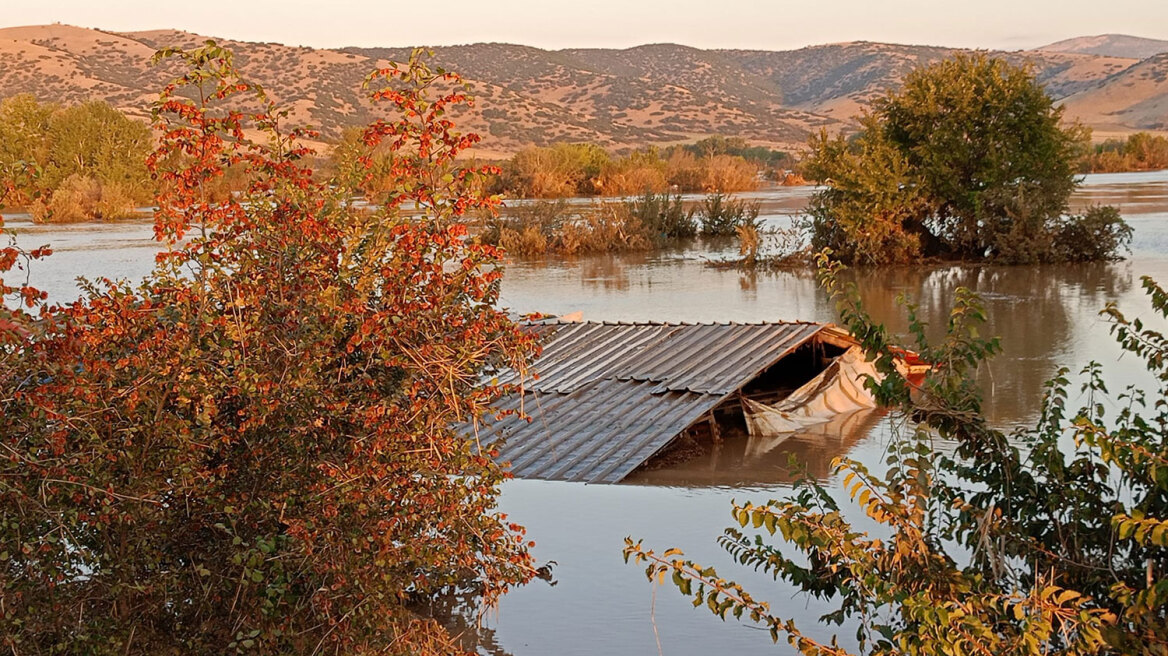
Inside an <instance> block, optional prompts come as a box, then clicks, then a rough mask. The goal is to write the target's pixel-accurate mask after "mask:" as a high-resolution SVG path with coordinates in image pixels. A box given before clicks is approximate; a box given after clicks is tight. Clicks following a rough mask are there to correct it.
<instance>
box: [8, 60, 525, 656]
mask: <svg viewBox="0 0 1168 656" xmlns="http://www.w3.org/2000/svg"><path fill="white" fill-rule="evenodd" d="M156 58H158V59H168V58H177V59H180V60H181V61H182V62H184V63H185V64H186V72H185V74H184V75H183V76H182V77H180V78H178V79H177V80H175V81H174V82H173V83H172V84H170V85H169V86H167V87H166V89H165V91H164V92H163V93H162V95H161V97H160V99H159V101H158V103H157V105H156V106H155V123H156V127H157V129H158V130H159V133H158V143H159V146H158V150H157V151H156V152H155V154H154V155H153V156H152V158H151V160H150V165H151V166H152V167H153V169H154V173H155V175H157V176H158V178H159V179H160V182H161V183H162V184H161V187H162V189H163V191H162V192H160V196H159V198H158V199H157V205H158V208H159V209H158V210H157V213H156V224H155V232H156V234H157V237H158V239H159V240H160V241H161V242H162V243H163V244H165V246H166V248H165V250H163V251H162V252H161V253H160V255H159V257H158V263H157V266H156V268H155V270H154V271H153V273H151V274H150V275H149V276H148V277H147V278H146V280H145V281H144V282H143V283H141V284H140V285H131V284H129V283H126V282H113V281H108V280H105V281H101V282H99V283H94V284H90V285H87V286H86V288H85V295H84V297H83V298H82V300H80V301H79V302H77V303H75V304H72V305H69V306H67V307H49V306H46V305H43V304H44V300H43V298H42V296H41V295H39V294H38V293H36V292H35V291H32V292H30V291H28V290H27V289H18V288H16V287H15V286H6V287H3V290H4V292H5V293H6V294H7V293H9V292H12V293H14V294H19V295H20V296H21V297H22V298H24V299H25V300H26V301H27V305H28V306H29V307H27V308H25V309H24V310H17V309H15V308H10V307H9V306H8V305H7V304H5V305H4V311H3V313H0V319H3V322H0V338H2V339H0V365H2V366H0V412H2V414H3V417H4V421H3V422H0V449H2V452H3V457H2V458H0V646H2V651H5V652H12V653H16V654H25V653H27V654H40V653H70V654H78V653H85V654H127V653H130V654H179V653H181V654H227V653H256V654H275V653H279V654H315V653H330V654H335V653H344V654H371V653H378V654H382V653H403V654H405V653H446V652H459V651H460V649H459V647H458V646H457V645H456V644H455V643H454V641H453V640H452V639H451V637H450V636H449V635H447V633H446V632H445V631H444V630H443V629H442V627H441V626H439V625H438V624H437V623H436V622H434V621H433V620H431V619H428V618H426V617H424V616H421V615H419V614H417V613H416V612H415V611H414V610H413V604H414V603H415V602H416V601H418V600H420V599H425V598H427V597H430V596H432V595H435V594H438V593H441V592H443V591H446V590H451V589H461V590H464V591H465V590H471V591H473V594H474V595H476V596H477V597H478V599H479V600H480V601H482V602H485V603H486V604H490V603H491V602H493V601H494V600H496V599H497V598H498V596H499V595H500V594H502V593H503V592H504V591H506V590H507V589H508V588H509V587H510V586H513V585H517V584H522V583H524V582H527V581H528V580H530V578H531V577H532V574H533V573H534V571H535V569H534V568H533V566H532V559H531V556H530V554H529V552H528V548H529V546H530V545H529V543H527V542H526V541H525V539H524V534H523V530H522V528H521V527H519V526H516V525H514V524H512V523H509V522H508V521H507V519H506V517H505V516H504V515H501V514H499V513H498V512H497V510H496V509H495V502H496V497H497V492H498V486H499V484H500V482H501V481H502V480H503V479H504V477H505V474H504V473H503V472H502V471H501V470H500V469H499V467H498V466H497V465H496V464H495V463H494V462H493V460H492V458H491V453H490V451H489V450H488V449H486V448H483V447H480V445H478V444H477V443H476V442H475V441H474V440H473V439H470V440H468V439H466V438H465V436H464V435H463V434H462V433H461V432H460V431H459V430H457V429H456V428H454V426H457V425H459V424H460V423H462V422H470V421H473V419H474V418H475V417H477V416H480V415H481V414H483V413H484V412H487V411H489V407H490V406H491V404H492V403H493V401H494V400H495V399H496V398H497V397H498V396H499V394H501V393H502V392H504V391H505V390H504V389H502V388H500V387H495V386H491V385H480V378H481V376H482V374H483V373H484V371H489V370H490V369H491V368H493V367H499V366H504V365H508V366H515V367H520V368H522V366H523V362H524V361H525V360H526V359H527V358H528V357H529V356H530V354H531V353H532V352H533V351H534V349H535V348H536V347H535V345H534V344H533V343H532V342H531V340H530V338H529V337H527V336H525V335H524V334H523V333H522V332H521V331H520V330H519V328H518V327H517V326H516V325H515V324H514V323H513V322H512V321H511V320H509V319H508V317H507V316H506V315H505V314H504V313H503V312H501V311H500V310H499V309H497V307H496V300H497V298H498V292H499V276H500V273H499V269H498V267H497V264H498V262H499V259H498V255H499V254H498V252H497V251H496V250H495V249H494V248H492V247H490V246H483V245H477V244H471V243H469V242H467V240H466V232H465V228H464V227H463V226H462V224H461V223H460V222H459V221H460V217H461V216H462V214H463V213H464V212H466V211H468V210H471V209H476V208H484V207H489V206H490V205H491V202H492V201H491V200H490V199H488V198H484V197H482V196H480V195H477V194H475V193H472V192H470V191H468V190H473V189H477V188H480V187H478V186H476V184H475V181H476V179H477V178H478V177H479V176H480V175H482V174H483V173H484V171H482V170H469V169H467V168H462V167H460V166H459V165H458V164H457V163H456V162H455V159H454V158H455V155H457V154H458V152H459V151H461V150H463V149H465V148H466V147H468V146H471V145H472V144H474V143H475V141H476V140H477V137H475V136H474V135H461V134H459V133H457V132H455V131H454V130H453V125H452V124H451V122H450V121H449V120H448V119H447V118H446V117H445V112H446V110H447V109H448V108H450V107H451V106H453V105H456V104H458V103H462V102H465V101H466V98H465V96H464V95H463V94H462V93H461V92H460V91H459V87H456V85H455V83H457V78H455V77H454V76H453V75H451V74H447V73H442V72H438V73H434V72H431V71H430V70H429V69H428V68H427V67H426V66H425V65H424V64H423V63H421V61H420V60H419V59H418V58H417V57H415V58H412V59H411V61H410V63H409V65H407V66H403V67H396V66H395V67H390V68H386V69H383V70H379V71H377V72H375V73H374V74H373V75H371V76H370V78H369V79H368V81H367V84H368V85H369V87H370V89H371V91H370V95H371V97H372V99H373V100H375V101H382V102H385V101H388V103H389V104H390V106H391V107H393V108H394V109H395V110H396V111H395V114H394V115H395V117H396V118H393V119H392V120H387V121H378V122H376V123H374V124H373V125H370V126H369V127H368V128H366V129H365V131H364V132H363V135H362V137H363V138H362V141H363V144H364V147H365V148H367V149H368V150H369V151H370V152H371V151H372V150H373V149H375V148H378V147H380V146H384V147H386V148H387V149H388V150H389V151H390V152H391V153H392V156H391V158H392V164H393V166H392V167H391V168H390V173H391V175H392V176H393V179H394V185H393V186H392V193H389V194H387V195H386V196H387V200H386V202H385V204H384V205H382V206H381V207H380V208H378V209H377V210H376V211H373V212H368V211H357V209H356V208H354V207H353V205H352V202H351V199H352V198H353V195H354V194H353V192H354V190H356V189H358V188H360V186H361V184H362V182H363V181H364V177H365V174H366V169H365V167H366V166H367V165H368V163H369V160H368V158H366V157H363V156H362V157H356V158H354V159H353V160H352V162H351V166H349V167H347V168H345V169H344V170H340V171H338V172H337V173H336V175H335V177H333V178H332V179H329V180H327V181H317V180H314V178H313V176H312V171H311V170H309V168H308V166H307V165H306V162H307V161H309V159H308V155H309V152H308V151H307V150H305V149H304V148H303V147H302V146H301V145H300V144H301V143H302V140H303V139H304V137H306V136H309V135H308V134H306V133H305V132H304V131H301V130H287V129H285V127H284V126H283V125H282V121H283V118H284V113H282V112H281V111H280V110H278V109H277V107H276V106H275V104H274V103H273V102H271V101H270V100H269V99H268V98H267V97H266V96H265V95H264V93H263V91H262V90H261V89H259V87H257V86H254V85H252V84H250V83H248V82H247V81H246V80H244V79H243V78H242V77H241V76H240V75H239V73H238V72H237V71H236V70H235V68H234V67H233V64H232V57H231V53H230V52H229V51H227V50H224V49H222V48H220V47H218V46H216V45H215V44H214V43H213V42H208V43H207V44H206V45H205V46H203V47H200V48H198V49H195V50H191V51H182V50H175V49H168V50H164V51H161V52H160V53H159V54H158V55H157V56H156ZM452 86H454V87H455V88H454V89H453V90H450V89H451V87H452ZM437 88H441V89H443V91H441V92H440V93H438V94H436V96H435V97H434V99H430V96H431V95H434V94H432V93H427V90H431V91H433V90H434V89H437ZM192 98H194V100H192ZM241 100H242V101H243V102H241ZM240 106H249V107H258V108H259V109H258V110H256V111H255V112H254V113H242V112H241V111H238V110H236V109H232V108H234V107H240ZM253 130H258V131H259V132H262V133H263V134H264V136H263V140H262V141H256V140H253V139H252V138H251V136H250V135H252V134H255V132H254V131H253ZM228 168H231V169H232V170H236V171H242V172H246V179H247V182H248V184H247V189H246V191H244V192H242V193H241V194H239V195H236V196H231V195H228V196H224V195H222V194H212V193H208V189H210V188H212V187H213V186H214V183H215V181H216V180H217V179H219V178H220V177H221V176H223V175H224V172H225V171H226V170H227V169H228ZM415 204H416V205H417V207H419V208H421V210H422V214H423V217H422V218H421V219H418V218H413V219H410V218H408V217H406V216H403V214H402V212H401V211H400V209H401V208H402V207H403V206H409V207H410V208H411V212H413V211H414V210H413V209H412V208H413V207H414V205H415ZM26 255H27V256H31V255H34V253H29V254H23V253H20V252H17V251H15V250H11V251H5V252H4V254H3V257H2V258H0V266H3V268H4V269H10V268H11V267H12V266H13V264H14V263H16V262H17V261H18V260H20V259H21V258H23V257H25V256H26ZM9 298H11V297H9ZM38 306H39V308H40V309H39V310H38V309H37V307H38Z"/></svg>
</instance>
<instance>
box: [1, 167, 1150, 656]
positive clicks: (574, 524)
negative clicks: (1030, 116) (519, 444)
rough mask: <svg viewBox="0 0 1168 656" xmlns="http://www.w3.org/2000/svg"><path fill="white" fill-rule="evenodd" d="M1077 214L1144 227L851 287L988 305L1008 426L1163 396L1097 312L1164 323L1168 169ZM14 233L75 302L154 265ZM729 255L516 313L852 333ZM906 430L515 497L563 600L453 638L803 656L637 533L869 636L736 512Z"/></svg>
mask: <svg viewBox="0 0 1168 656" xmlns="http://www.w3.org/2000/svg"><path fill="white" fill-rule="evenodd" d="M810 192H811V190H810V188H806V187H803V188H799V187H796V188H773V189H766V190H762V191H759V192H754V193H751V194H743V196H744V197H748V198H750V199H752V200H756V201H758V202H759V203H760V204H761V207H762V215H763V216H764V217H765V218H766V219H767V222H768V223H769V224H770V225H773V226H776V227H784V226H787V225H790V221H791V218H792V217H794V216H797V215H798V213H799V212H800V210H801V208H802V207H803V206H804V204H805V202H806V199H807V196H808V195H809V194H810ZM1075 202H1076V204H1077V205H1079V206H1085V205H1088V204H1092V203H1109V204H1116V205H1119V206H1120V207H1121V210H1122V212H1123V214H1124V216H1125V218H1126V219H1127V220H1128V222H1129V223H1131V224H1132V225H1133V227H1134V228H1135V239H1134V241H1133V244H1132V253H1131V256H1130V258H1129V259H1127V260H1125V261H1123V262H1117V263H1109V264H1092V265H1085V266H1025V267H1001V266H964V265H952V266H934V267H905V268H893V269H885V270H879V271H871V270H867V271H852V272H849V273H848V274H847V275H848V276H849V277H850V279H852V280H854V281H855V282H856V283H857V284H858V285H859V287H860V290H861V292H862V294H863V297H864V299H865V302H866V304H867V306H868V308H869V310H870V311H871V313H872V314H873V315H874V316H876V317H877V318H878V319H880V320H882V321H885V322H886V323H887V324H888V325H889V326H890V327H891V328H892V329H893V330H894V331H902V330H904V328H905V321H904V313H903V311H902V310H901V309H900V308H899V307H898V306H897V304H896V302H895V299H896V297H897V296H898V295H899V294H907V295H909V296H910V297H912V298H913V299H914V300H915V301H916V302H917V303H918V304H919V307H920V314H921V316H922V317H923V318H924V319H925V320H926V321H927V322H928V323H929V324H930V331H931V332H933V333H934V334H936V333H937V332H938V331H939V330H941V329H943V327H944V323H945V320H946V317H947V311H948V307H949V304H950V303H951V301H952V295H953V290H954V289H956V288H957V287H959V286H965V287H969V288H972V289H974V290H976V291H978V292H979V293H980V294H981V295H982V298H983V300H984V303H985V307H986V311H987V313H988V316H989V320H988V322H987V325H986V326H985V327H984V329H983V332H984V334H989V335H998V336H1000V337H1001V338H1002V344H1003V353H1002V354H1001V355H1000V356H998V357H997V358H995V359H994V360H993V361H992V362H991V363H989V365H988V366H986V367H984V368H983V370H982V371H981V372H980V374H979V380H980V382H981V383H982V385H983V389H984V390H985V392H986V396H987V403H986V406H987V411H988V413H989V415H990V417H991V418H992V419H993V420H994V421H995V422H997V423H998V424H999V425H1001V426H1004V427H1009V426H1015V425H1024V424H1027V423H1031V422H1033V420H1034V419H1035V417H1036V414H1037V412H1038V406H1039V402H1040V399H1041V396H1042V385H1043V383H1044V381H1046V380H1047V379H1048V378H1050V377H1051V376H1052V375H1053V374H1054V373H1055V372H1056V371H1057V369H1058V367H1059V366H1067V367H1069V368H1071V370H1072V372H1077V371H1078V370H1079V369H1080V368H1081V367H1082V366H1084V365H1085V364H1086V363H1087V362H1089V361H1091V360H1096V361H1099V362H1102V363H1103V364H1104V367H1105V372H1106V379H1107V381H1108V383H1109V385H1110V386H1111V388H1112V389H1113V391H1114V390H1118V389H1121V388H1122V387H1124V386H1126V385H1129V384H1134V385H1145V384H1147V383H1148V378H1147V376H1146V373H1145V372H1144V371H1143V369H1142V367H1141V366H1140V364H1139V362H1137V361H1136V360H1135V358H1131V357H1124V358H1120V357H1119V356H1120V350H1119V348H1118V347H1117V346H1116V345H1115V343H1114V341H1113V339H1112V338H1111V337H1110V335H1109V334H1108V331H1107V324H1106V323H1105V322H1104V321H1103V320H1102V319H1101V318H1100V317H1099V315H1098V312H1099V310H1100V309H1101V308H1102V307H1103V306H1104V305H1105V304H1107V303H1108V302H1115V303H1116V304H1118V306H1119V307H1120V308H1121V309H1122V310H1124V311H1126V312H1128V313H1129V314H1141V315H1142V316H1144V317H1146V318H1151V317H1150V311H1149V309H1148V305H1147V303H1146V301H1145V297H1144V295H1143V292H1142V290H1141V288H1140V277H1141V276H1143V275H1150V276H1152V277H1153V278H1156V279H1158V280H1160V281H1162V282H1168V171H1161V172H1152V173H1133V174H1107V175H1094V176H1087V178H1086V179H1085V181H1084V184H1083V186H1082V187H1081V189H1080V191H1079V193H1078V194H1077V196H1076V199H1075ZM6 218H7V219H8V225H9V227H13V228H16V229H17V230H19V231H20V237H19V239H20V243H21V244H23V245H26V246H37V245H40V244H46V243H47V244H51V245H52V246H53V248H54V251H55V254H54V255H53V256H52V258H51V259H50V260H49V261H47V262H46V263H42V264H38V265H37V266H36V267H35V268H34V270H33V271H32V275H31V279H32V282H33V283H34V284H36V285H37V286H39V287H41V288H43V289H46V290H47V291H49V293H50V295H51V297H52V298H53V299H55V300H60V301H64V300H69V299H70V298H74V297H76V295H77V291H76V283H75V279H76V278H77V277H78V276H87V277H90V278H97V277H103V276H108V277H113V278H119V277H126V278H130V279H137V278H140V277H141V276H143V275H144V274H145V273H146V272H147V271H148V270H149V268H150V266H151V262H152V256H153V253H154V252H155V247H154V244H153V242H152V241H151V239H150V236H151V229H150V226H149V225H148V224H146V223H122V224H108V225H107V224H78V225H70V226H37V225H33V224H31V223H29V222H28V220H27V218H24V217H20V216H14V217H6ZM730 255H732V245H729V244H725V243H718V244H701V243H699V244H695V245H694V246H692V247H688V248H684V249H673V250H667V251H664V252H660V253H652V254H631V255H606V256H595V257H581V258H572V259H547V260H526V261H517V262H512V263H509V265H508V268H507V272H506V275H505V276H504V281H503V293H502V301H503V304H504V305H506V306H507V307H509V308H511V309H513V310H515V311H518V312H532V311H540V312H547V313H557V314H558V313H569V312H577V311H578V312H582V313H583V314H584V317H585V318H586V319H590V320H613V321H616V320H624V321H628V320H639V321H648V320H653V321H760V320H779V319H803V320H812V321H832V320H834V319H835V310H834V307H833V305H832V303H831V302H830V301H829V300H828V299H827V298H826V297H825V295H824V294H823V292H822V291H820V290H819V289H818V287H817V285H816V281H815V278H814V276H813V275H811V274H809V273H805V272H796V273H791V272H782V273H757V274H750V273H741V272H738V271H736V270H732V269H719V268H715V267H711V266H709V265H708V261H709V260H711V259H719V258H724V257H729V256H730ZM1151 323H1152V325H1154V326H1155V325H1160V327H1162V328H1163V327H1164V326H1162V325H1161V324H1162V323H1163V322H1156V321H1152V322H1151ZM1075 389H1077V387H1076V388H1075ZM1075 400H1077V399H1076V398H1075V395H1074V394H1072V401H1075ZM889 431H890V427H889V425H888V422H887V421H885V420H883V419H881V418H880V417H878V416H877V417H874V418H872V419H871V420H865V421H856V422H854V423H853V424H851V425H849V427H848V428H846V429H845V430H844V431H842V432H841V434H836V435H824V434H813V433H809V434H807V435H799V436H795V437H793V438H791V439H790V440H787V441H785V442H783V443H782V444H781V445H779V446H778V447H776V448H775V449H773V450H772V451H770V452H768V453H767V454H765V455H764V456H762V457H747V455H746V450H745V445H744V444H743V443H741V442H740V441H734V440H730V441H727V443H726V444H725V445H723V447H722V448H721V449H719V450H718V451H716V452H714V453H711V454H709V455H708V456H706V457H703V458H700V459H698V460H693V461H689V462H684V463H680V464H676V465H673V466H670V467H667V468H664V469H657V470H654V471H650V472H642V473H638V474H636V475H634V477H633V478H632V479H631V480H629V481H628V482H626V483H624V484H621V485H582V484H575V483H560V482H546V481H524V480H516V481H511V482H509V483H508V484H507V485H506V486H505V488H504V491H503V495H502V499H501V502H500V503H501V507H502V509H503V510H504V511H505V512H507V513H509V514H510V516H511V517H512V519H514V520H516V521H518V522H520V523H522V524H524V525H526V526H527V528H528V533H529V536H530V537H531V538H532V539H534V540H535V541H536V543H537V547H536V548H535V554H536V556H537V558H538V559H540V560H541V561H547V560H554V561H556V563H557V564H556V566H555V568H554V574H555V579H556V585H554V586H551V585H548V584H547V583H544V582H542V581H537V582H535V583H533V584H531V585H529V586H527V587H525V588H522V589H519V590H515V591H513V592H512V593H510V594H509V595H508V596H507V597H505V598H504V599H503V601H502V603H501V605H500V606H499V608H498V609H497V610H494V611H492V612H490V613H488V614H486V615H485V616H484V617H482V618H481V620H480V621H476V619H475V618H474V617H473V616H471V615H469V614H468V613H466V612H455V613H453V615H452V616H451V618H450V619H449V622H450V624H451V626H452V627H453V628H455V629H457V630H459V631H465V633H466V637H467V639H468V640H469V641H470V642H471V643H473V644H475V645H477V647H478V650H479V651H480V652H481V653H483V654H492V655H499V656H502V655H510V656H538V655H544V654H563V655H570V654H613V655H619V654H655V653H657V651H658V647H657V640H656V638H655V633H656V635H657V636H659V638H660V643H661V651H662V652H663V653H664V654H696V653H788V652H789V650H788V649H786V648H785V646H783V645H780V646H779V647H777V648H776V647H773V646H772V644H771V641H770V637H769V636H768V635H767V634H766V633H765V632H763V631H760V630H758V629H755V628H752V627H750V626H748V625H744V624H740V623H738V622H735V621H733V620H729V621H726V622H723V621H721V620H719V619H717V618H715V617H713V616H712V615H710V613H708V612H707V611H706V610H704V609H694V608H692V607H691V605H690V602H689V601H688V600H686V599H684V598H682V597H681V596H680V595H679V594H677V593H676V591H675V590H674V589H673V588H672V587H662V588H660V589H658V590H657V591H656V594H654V591H653V588H652V586H651V585H650V584H649V583H648V582H647V581H646V580H645V577H644V575H643V572H642V571H641V570H640V569H639V568H636V567H633V566H631V565H626V564H624V562H623V559H622V557H621V547H622V544H623V538H624V537H625V536H628V535H631V536H634V537H636V538H643V539H644V540H645V543H646V544H647V545H650V546H652V547H654V548H657V549H658V550H662V549H665V548H667V547H673V546H676V547H681V548H683V549H684V550H685V551H686V554H687V555H688V556H690V557H692V558H694V559H695V560H697V561H698V562H700V563H702V564H704V565H715V566H717V567H718V568H719V573H720V574H722V575H723V576H727V577H728V578H733V579H737V580H739V581H741V582H743V583H744V584H746V585H747V586H748V588H749V589H750V590H751V591H752V592H754V593H756V596H757V597H761V598H764V599H767V600H769V601H770V602H771V603H772V605H773V607H774V608H775V609H776V611H777V612H778V613H780V614H783V615H787V616H790V617H793V618H795V620H796V622H797V623H798V624H800V625H801V626H802V627H804V628H805V629H806V630H807V632H808V633H809V634H810V635H811V636H813V637H817V638H821V639H826V638H829V637H830V636H831V635H832V634H833V633H839V634H840V637H841V640H842V641H843V642H844V643H845V644H849V643H851V642H852V640H853V638H852V636H853V635H854V627H844V628H839V627H832V626H822V625H820V624H819V623H818V622H817V618H818V617H819V616H820V615H821V614H823V613H824V612H827V611H830V610H832V609H833V608H832V607H831V606H830V605H826V604H823V603H821V602H816V601H808V600H807V599H805V598H803V597H799V596H796V595H795V594H794V591H793V590H792V589H790V588H788V587H785V586H783V585H780V584H776V583H775V582H774V581H773V580H771V579H770V578H769V577H767V576H765V575H760V574H756V573H755V572H753V571H750V570H744V569H742V568H737V567H735V566H734V564H733V563H732V561H731V560H730V559H729V557H728V556H727V555H726V554H725V553H724V552H722V551H721V549H720V548H719V547H718V546H717V544H716V543H715V539H716V538H717V537H718V536H719V535H720V534H721V532H722V529H723V528H724V527H726V526H728V525H730V523H731V518H730V512H729V510H730V502H731V500H733V499H738V500H742V501H745V500H752V501H755V502H761V501H766V500H767V499H773V498H778V497H782V496H784V495H785V494H787V493H788V492H789V491H790V474H789V472H788V459H789V458H790V457H792V456H793V457H795V458H796V459H797V460H798V461H800V462H801V463H803V464H804V465H805V466H806V467H807V469H808V471H810V472H811V473H812V474H813V475H815V476H816V477H817V478H819V479H820V480H822V481H823V482H824V483H825V484H827V485H828V487H829V488H831V489H834V490H838V489H839V488H838V481H836V480H835V479H834V478H833V477H832V475H831V473H830V468H829V463H830V461H831V459H832V458H834V457H837V456H848V457H852V458H856V459H858V460H861V461H865V462H869V463H875V462H878V461H879V460H881V459H882V458H881V456H882V454H883V449H884V448H885V446H886V445H887V442H888V440H889V439H890V438H889V435H890V433H889ZM654 599H655V601H654ZM654 628H656V632H655V630H654Z"/></svg>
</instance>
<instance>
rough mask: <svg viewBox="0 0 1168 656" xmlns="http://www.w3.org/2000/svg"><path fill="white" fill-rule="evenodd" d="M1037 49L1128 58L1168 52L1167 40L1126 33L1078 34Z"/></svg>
mask: <svg viewBox="0 0 1168 656" xmlns="http://www.w3.org/2000/svg"><path fill="white" fill-rule="evenodd" d="M1039 50H1045V51H1049V52H1074V53H1078V54H1081V55H1106V56H1108V57H1125V58H1128V59H1147V58H1148V57H1151V56H1153V55H1158V54H1160V53H1162V52H1168V41H1161V40H1159V39H1145V38H1143V37H1138V36H1128V35H1127V34H1100V35H1098V36H1080V37H1076V38H1074V39H1066V40H1064V41H1058V42H1056V43H1051V44H1049V45H1045V46H1042V47H1041V48H1039Z"/></svg>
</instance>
